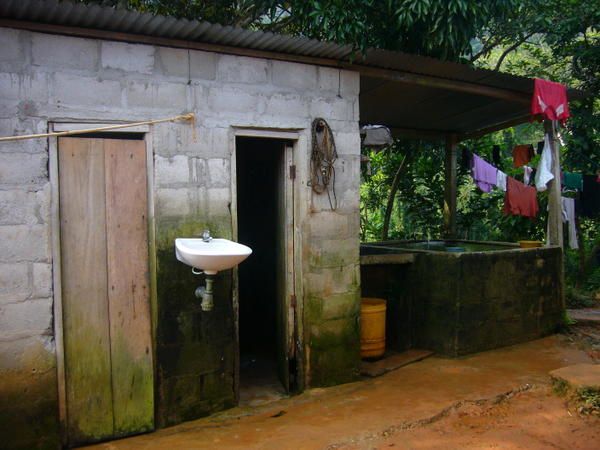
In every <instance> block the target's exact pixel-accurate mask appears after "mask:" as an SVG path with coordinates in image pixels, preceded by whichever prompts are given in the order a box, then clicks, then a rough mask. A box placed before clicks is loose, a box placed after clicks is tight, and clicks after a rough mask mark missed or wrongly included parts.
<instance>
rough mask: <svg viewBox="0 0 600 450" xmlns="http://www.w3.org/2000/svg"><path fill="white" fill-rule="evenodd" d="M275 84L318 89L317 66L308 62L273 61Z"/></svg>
mask: <svg viewBox="0 0 600 450" xmlns="http://www.w3.org/2000/svg"><path fill="white" fill-rule="evenodd" d="M272 78H273V84H274V85H275V86H282V87H289V88H294V89H316V88H317V68H316V67H315V66H311V65H308V64H298V63H291V62H285V61H273V77H272Z"/></svg>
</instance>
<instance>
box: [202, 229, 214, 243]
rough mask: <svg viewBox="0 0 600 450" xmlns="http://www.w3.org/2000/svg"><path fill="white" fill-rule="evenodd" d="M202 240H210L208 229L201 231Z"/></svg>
mask: <svg viewBox="0 0 600 450" xmlns="http://www.w3.org/2000/svg"><path fill="white" fill-rule="evenodd" d="M202 240H203V241H204V242H210V241H212V236H211V235H210V231H209V230H204V231H203V232H202Z"/></svg>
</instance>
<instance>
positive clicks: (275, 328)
mask: <svg viewBox="0 0 600 450" xmlns="http://www.w3.org/2000/svg"><path fill="white" fill-rule="evenodd" d="M288 152H291V148H290V146H289V143H288V142H287V141H285V140H280V139H265V138H254V137H238V138H236V174H237V175H236V183H237V221H238V240H239V241H240V242H241V243H243V244H246V245H249V246H250V247H251V248H252V250H253V253H252V256H251V257H250V258H248V259H247V260H246V261H245V262H244V264H241V265H240V266H239V268H238V283H239V290H238V292H239V296H238V298H239V350H240V365H239V367H240V377H239V380H240V383H239V390H240V391H239V394H240V397H239V398H240V403H242V404H252V405H256V404H260V403H263V402H268V401H271V400H274V399H277V398H280V397H281V396H283V395H285V394H286V393H287V392H289V389H290V386H289V378H290V377H289V359H290V358H289V351H288V350H289V345H288V342H289V341H290V339H289V337H290V323H289V318H290V311H289V309H290V308H292V307H293V305H290V301H289V300H290V299H289V292H290V285H291V284H292V279H291V278H292V277H290V276H288V274H289V273H290V271H289V269H290V267H289V265H290V264H291V262H290V261H291V259H292V258H289V250H290V249H292V251H293V246H290V245H289V240H290V239H292V233H291V232H290V229H289V227H288V225H289V224H290V222H291V221H290V215H291V214H292V211H293V205H292V204H290V203H291V202H293V197H292V200H291V202H290V197H289V196H287V195H286V194H288V193H289V192H290V191H291V188H290V185H289V168H288V159H287V158H288V156H287V155H288ZM291 328H292V329H293V323H292V325H291Z"/></svg>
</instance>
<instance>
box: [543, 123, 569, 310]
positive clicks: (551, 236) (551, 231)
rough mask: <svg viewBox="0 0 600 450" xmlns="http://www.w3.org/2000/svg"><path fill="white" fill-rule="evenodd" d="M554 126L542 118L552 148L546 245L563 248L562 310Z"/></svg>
mask: <svg viewBox="0 0 600 450" xmlns="http://www.w3.org/2000/svg"><path fill="white" fill-rule="evenodd" d="M556 126H557V122H556V121H554V122H552V121H551V120H544V131H545V133H546V134H547V135H548V138H549V140H550V148H551V150H552V175H554V179H552V180H551V181H550V183H549V187H548V235H547V236H546V242H547V244H548V245H557V246H559V247H560V248H561V250H563V251H562V252H561V253H562V255H561V256H562V258H561V265H560V275H559V276H560V283H559V286H560V288H559V289H560V296H561V299H562V307H563V310H564V309H565V308H566V299H565V289H564V285H565V266H564V235H563V221H562V201H561V191H560V188H561V186H560V184H561V183H560V152H559V150H558V143H557V142H556Z"/></svg>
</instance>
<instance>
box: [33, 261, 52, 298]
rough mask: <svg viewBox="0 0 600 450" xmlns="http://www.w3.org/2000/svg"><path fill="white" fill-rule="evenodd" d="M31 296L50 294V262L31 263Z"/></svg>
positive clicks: (46, 295) (47, 295)
mask: <svg viewBox="0 0 600 450" xmlns="http://www.w3.org/2000/svg"><path fill="white" fill-rule="evenodd" d="M33 296H34V297H38V298H39V297H50V296H52V264H47V263H33Z"/></svg>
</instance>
